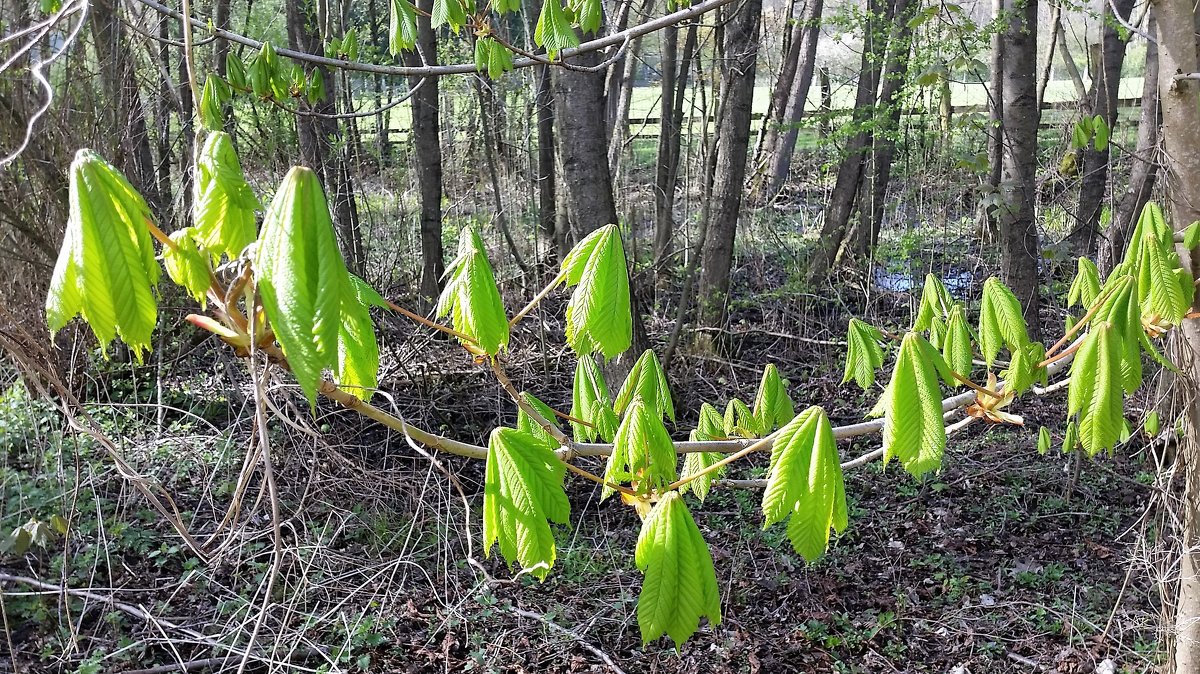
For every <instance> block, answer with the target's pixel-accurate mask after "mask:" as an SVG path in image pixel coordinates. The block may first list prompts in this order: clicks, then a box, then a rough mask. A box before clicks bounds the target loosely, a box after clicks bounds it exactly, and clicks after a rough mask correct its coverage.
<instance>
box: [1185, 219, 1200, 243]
mask: <svg viewBox="0 0 1200 674" xmlns="http://www.w3.org/2000/svg"><path fill="white" fill-rule="evenodd" d="M1196 246H1200V221H1197V222H1193V223H1192V224H1190V225H1188V226H1187V229H1185V230H1183V247H1184V248H1187V249H1188V250H1192V249H1194V248H1195V247H1196Z"/></svg>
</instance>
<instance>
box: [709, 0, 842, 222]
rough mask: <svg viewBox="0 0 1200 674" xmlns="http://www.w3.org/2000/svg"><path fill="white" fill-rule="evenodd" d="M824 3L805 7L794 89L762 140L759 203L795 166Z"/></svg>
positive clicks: (812, 0) (814, 2) (775, 192)
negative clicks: (793, 162) (794, 160)
mask: <svg viewBox="0 0 1200 674" xmlns="http://www.w3.org/2000/svg"><path fill="white" fill-rule="evenodd" d="M824 5H825V3H824V0H809V3H808V6H807V7H805V10H804V16H803V19H802V20H801V23H802V24H803V26H804V34H803V36H802V38H801V43H802V47H801V48H800V49H801V51H800V62H799V63H798V65H797V72H796V77H795V78H794V79H793V80H792V89H791V92H790V93H789V94H788V99H787V105H786V106H784V108H783V115H782V116H781V117H780V120H779V124H772V125H770V126H769V127H768V128H767V133H766V137H765V138H764V139H763V147H764V148H766V154H765V155H764V157H765V158H766V162H767V169H766V171H767V172H766V174H765V175H764V176H763V179H762V182H761V187H760V189H756V190H755V191H756V192H757V194H758V197H757V198H756V199H755V200H756V201H758V202H760V203H765V202H767V201H770V200H771V199H774V198H775V197H776V196H778V194H779V191H780V190H781V189H783V183H784V182H785V181H786V180H787V175H788V171H789V170H790V169H791V167H792V154H794V153H795V151H796V139H797V137H798V136H799V135H800V128H799V125H800V120H801V119H802V118H803V117H804V106H805V104H806V103H807V102H808V88H809V87H810V86H811V85H812V78H813V71H814V69H815V67H816V62H817V41H818V39H819V38H820V36H821V12H822V11H823V10H824ZM718 238H719V237H718Z"/></svg>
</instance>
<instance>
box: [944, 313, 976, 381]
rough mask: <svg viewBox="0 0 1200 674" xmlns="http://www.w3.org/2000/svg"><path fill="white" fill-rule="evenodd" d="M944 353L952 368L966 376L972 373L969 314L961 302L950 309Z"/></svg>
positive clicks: (947, 362)
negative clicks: (968, 325)
mask: <svg viewBox="0 0 1200 674" xmlns="http://www.w3.org/2000/svg"><path fill="white" fill-rule="evenodd" d="M942 355H943V356H944V357H945V360H946V364H947V365H949V366H950V369H951V370H953V371H954V372H957V373H958V374H960V375H962V376H964V377H969V376H970V375H971V355H972V352H971V331H970V329H969V328H968V327H967V316H966V313H965V312H964V311H963V308H962V305H961V304H956V305H954V308H953V309H951V310H950V322H949V323H948V324H947V326H946V339H945V341H943V342H942Z"/></svg>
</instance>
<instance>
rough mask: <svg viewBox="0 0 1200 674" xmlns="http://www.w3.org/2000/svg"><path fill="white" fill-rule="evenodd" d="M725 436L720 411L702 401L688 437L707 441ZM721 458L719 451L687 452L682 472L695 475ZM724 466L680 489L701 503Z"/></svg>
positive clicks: (696, 440) (722, 471) (723, 421)
mask: <svg viewBox="0 0 1200 674" xmlns="http://www.w3.org/2000/svg"><path fill="white" fill-rule="evenodd" d="M727 437H728V436H726V435H725V420H724V418H722V417H721V413H720V412H718V411H717V408H715V407H713V406H712V405H709V404H708V403H702V404H701V405H700V421H699V422H698V423H697V424H696V429H695V430H693V431H692V432H691V433H690V434H689V435H688V439H689V440H691V441H693V442H708V441H712V440H725V439H727ZM723 458H724V455H722V454H721V453H720V452H689V453H688V454H686V455H685V456H684V457H683V474H684V475H696V474H697V473H700V472H701V471H703V470H705V469H706V468H708V467H709V466H711V465H713V464H714V463H716V462H718V461H720V460H721V459H723ZM726 468H728V466H722V467H721V468H718V469H717V470H715V471H713V472H711V473H708V474H705V475H703V476H701V477H698V478H696V479H694V480H692V481H691V482H688V483H687V484H685V485H683V486H682V487H680V491H681V492H683V493H687V492H688V491H691V492H692V493H693V494H695V495H696V497H697V498H699V499H700V502H701V503H703V502H704V499H705V498H707V497H708V492H709V490H710V489H712V483H713V481H714V480H716V479H718V478H720V477H721V475H723V474H724V473H725V469H726Z"/></svg>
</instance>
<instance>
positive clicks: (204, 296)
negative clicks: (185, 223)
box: [163, 227, 212, 307]
mask: <svg viewBox="0 0 1200 674" xmlns="http://www.w3.org/2000/svg"><path fill="white" fill-rule="evenodd" d="M195 233H196V229H195V228H194V227H187V228H184V229H181V230H179V231H178V232H173V233H172V234H171V240H172V241H174V242H175V247H174V248H172V247H170V246H164V247H163V266H164V267H166V268H167V276H169V277H170V278H171V280H172V281H174V282H175V284H176V285H178V286H181V287H183V288H184V289H185V290H187V291H188V294H189V295H191V296H192V297H193V298H195V300H196V301H197V302H199V303H200V306H202V307H203V306H205V305H206V304H207V303H208V289H209V287H210V286H211V285H212V282H211V280H210V279H209V267H208V260H207V259H205V256H204V254H203V253H201V252H200V249H199V248H197V247H196V240H195V239H194V238H193V236H194V235H195Z"/></svg>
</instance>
